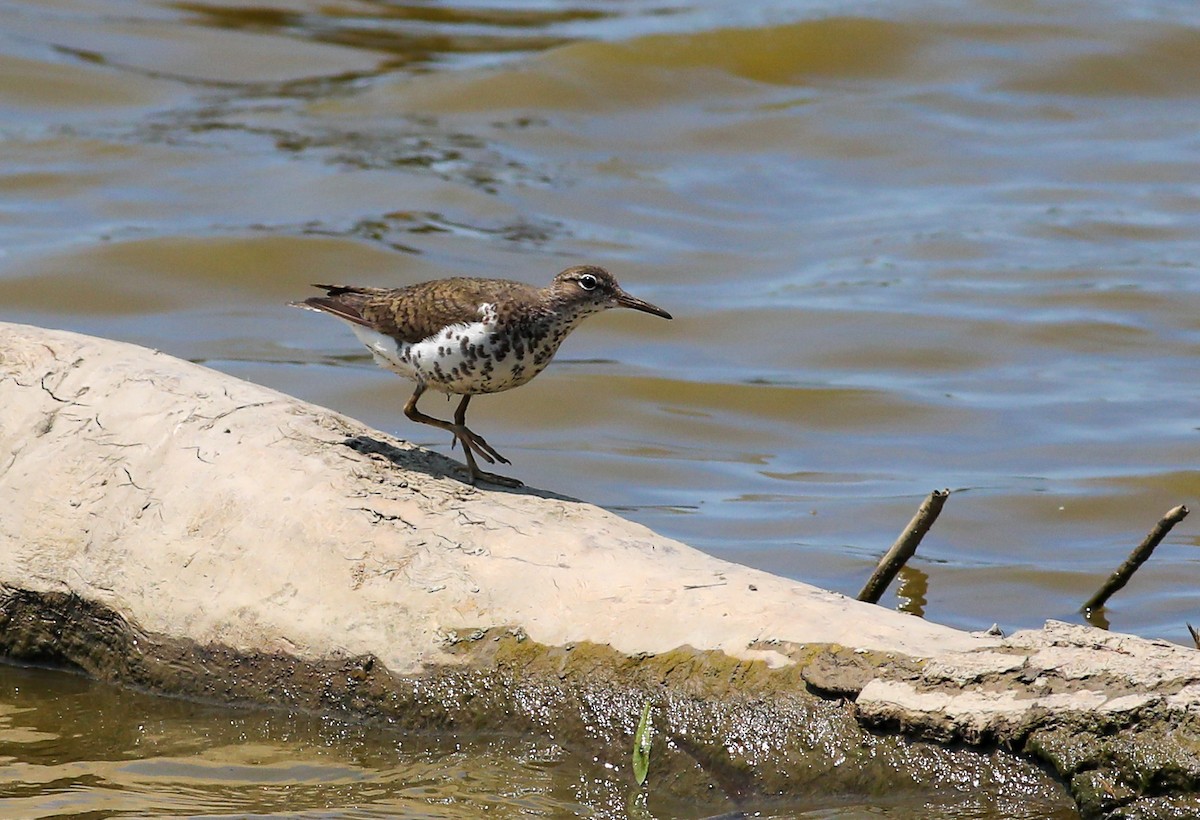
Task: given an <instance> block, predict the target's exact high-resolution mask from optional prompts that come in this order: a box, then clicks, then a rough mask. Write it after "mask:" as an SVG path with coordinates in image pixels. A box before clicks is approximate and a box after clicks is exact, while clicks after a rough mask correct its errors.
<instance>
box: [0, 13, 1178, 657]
mask: <svg viewBox="0 0 1200 820" xmlns="http://www.w3.org/2000/svg"><path fill="white" fill-rule="evenodd" d="M1197 112H1200V11H1197V9H1196V7H1194V6H1193V5H1192V4H1187V3H1179V2H1172V1H1171V0H1158V1H1157V2H1152V1H1151V0H1146V2H1140V3H1109V2H1088V3H1072V2H1067V3H1062V2H1055V3H1049V2H1042V3H1039V2H1016V0H997V1H996V2H987V3H977V4H966V5H964V4H952V3H941V2H935V0H917V2H909V3H900V2H887V1H886V0H881V1H880V2H859V3H852V4H844V3H838V4H833V3H783V2H774V3H773V2H748V3H741V4H738V5H737V7H736V8H731V6H730V5H729V4H726V3H718V2H715V0H707V1H705V0H697V1H696V2H689V3H683V2H675V3H672V2H631V3H623V4H619V5H617V4H609V3H599V2H592V3H588V2H569V3H546V2H533V0H530V2H526V3H520V4H514V3H499V2H479V3H475V4H473V5H470V6H456V5H427V4H423V3H411V4H403V3H378V2H367V1H366V0H358V1H357V2H346V3H341V4H336V5H335V4H320V3H315V2H304V0H280V2H273V3H271V4H262V5H258V6H253V7H251V6H245V5H243V4H237V3H226V4H222V3H149V2H134V1H133V0H128V2H118V0H94V2H87V0H60V1H59V2H33V0H28V2H18V1H17V0H0V140H2V141H3V153H2V154H0V157H2V159H0V249H3V250H2V253H3V256H0V305H3V307H4V310H3V314H2V318H4V319H7V320H13V321H21V322H31V323H35V324H43V325H49V326H54V327H64V328H68V329H72V330H79V331H83V332H87V333H95V334H98V335H102V336H109V337H113V338H119V339H125V340H129V341H134V342H138V343H141V344H145V345H148V346H152V347H156V348H159V349H162V350H164V351H167V352H169V353H172V354H174V355H177V356H181V357H183V358H187V359H191V360H195V361H199V362H203V363H205V364H207V365H209V366H212V367H215V368H217V369H220V370H223V371H226V372H229V373H232V374H234V375H237V376H240V377H243V378H247V379H250V380H252V381H255V382H259V383H262V384H266V385H268V386H271V387H276V388H279V389H282V390H284V391H287V392H289V393H292V394H295V395H298V396H301V397H302V398H305V399H307V400H310V401H313V402H316V403H318V404H322V405H325V406H329V407H333V408H336V409H338V410H341V411H343V412H346V413H349V414H351V415H354V416H357V417H359V418H362V419H364V420H366V421H367V422H369V423H371V424H373V425H375V426H378V427H381V428H383V429H385V430H388V431H391V432H394V433H396V434H398V435H400V436H404V437H411V438H412V439H413V440H415V441H417V442H419V443H421V444H425V445H430V446H436V447H438V448H440V449H443V450H446V449H447V448H448V444H449V442H448V440H447V439H446V437H444V436H441V435H439V434H438V433H437V432H436V431H434V430H432V429H428V428H423V427H416V426H414V425H412V424H410V423H408V422H407V421H406V420H404V418H403V416H402V414H401V412H400V408H401V406H402V404H403V401H404V399H405V398H406V397H407V393H408V389H407V388H406V387H405V386H404V384H403V383H402V382H400V381H399V380H397V379H396V378H395V377H394V376H391V375H390V374H388V373H385V372H383V371H381V370H378V369H377V368H376V367H375V366H374V365H373V364H371V362H370V361H369V359H368V358H367V356H366V355H365V352H361V353H360V352H359V350H360V348H359V347H358V345H357V342H356V341H355V340H354V338H353V336H352V335H351V334H349V333H348V332H347V331H346V330H345V329H344V328H343V327H341V326H340V325H339V324H338V323H336V322H332V321H327V320H325V319H324V318H323V317H319V316H314V315H309V314H304V313H301V312H299V311H295V310H290V309H287V308H285V307H284V306H283V305H284V303H286V302H287V301H290V300H293V299H296V298H300V297H303V296H304V295H307V294H308V293H309V290H308V289H307V283H309V282H314V281H330V280H333V281H346V282H351V283H357V284H392V285H399V284H404V283H408V282H413V281H418V280H422V279H427V278H434V277H441V276H450V275H477V276H504V277H511V278H517V279H522V280H525V281H529V282H533V283H539V284H541V283H545V282H547V281H548V280H549V278H550V277H551V276H552V275H553V273H555V272H556V271H557V270H559V269H561V268H563V267H566V266H567V265H569V264H574V263H578V262H582V261H588V262H595V263H600V264H604V265H606V266H607V267H609V268H610V269H612V270H613V271H614V273H616V274H617V276H618V277H619V278H620V279H621V281H622V283H623V284H624V285H625V286H626V287H627V289H628V290H630V292H632V293H634V294H635V295H638V296H641V297H643V298H645V299H648V300H649V301H652V302H654V303H655V304H660V305H662V306H663V307H664V308H666V309H667V310H670V311H671V312H672V313H673V314H674V315H675V316H676V319H675V321H674V322H669V323H668V322H664V321H661V320H658V319H655V318H654V317H648V316H645V315H641V314H636V313H613V314H608V315H606V316H603V317H599V318H595V319H591V320H589V321H588V323H586V324H585V325H584V326H583V327H582V328H581V329H580V330H579V331H578V332H577V333H576V334H575V335H573V336H572V337H571V339H569V340H568V342H567V343H566V345H565V346H564V349H563V351H562V353H561V354H560V358H559V359H557V360H556V362H555V363H554V364H553V365H552V366H551V368H550V369H549V370H548V371H547V372H546V373H544V374H542V375H541V376H539V377H538V378H537V379H536V380H535V381H534V382H532V383H530V384H529V385H527V386H525V387H523V388H521V389H520V390H517V391H514V392H512V393H509V394H503V395H498V396H492V397H485V398H481V399H479V400H477V401H476V402H474V403H473V404H472V420H473V424H474V426H475V428H476V429H478V430H479V431H480V432H481V433H482V434H484V435H485V436H486V437H487V438H488V440H489V441H490V442H491V443H492V444H494V445H495V446H496V447H497V449H499V450H500V451H501V452H502V453H504V454H505V455H507V456H508V457H509V458H511V459H512V460H513V466H512V468H511V472H512V473H513V474H515V475H518V476H519V477H521V478H522V479H524V480H525V481H526V482H527V483H530V484H533V485H535V486H542V487H546V488H549V489H553V490H556V491H559V492H563V493H567V494H570V495H574V496H577V497H582V498H585V499H588V500H591V501H595V502H597V503H600V504H603V505H605V506H608V507H610V508H612V509H616V510H618V511H620V512H621V513H622V514H623V515H625V516H627V517H630V518H633V519H636V520H639V521H641V522H644V523H646V524H648V525H649V526H651V527H653V528H654V529H656V530H658V531H659V532H662V533H664V534H666V535H669V536H673V537H677V538H680V539H682V540H684V541H686V542H688V543H691V544H693V545H695V546H698V547H700V548H702V549H705V550H707V551H709V552H711V553H714V554H717V555H720V556H722V557H726V558H729V559H731V560H735V561H739V562H743V563H748V564H752V565H755V566H758V567H762V568H764V569H767V570H770V571H773V572H776V573H781V574H784V575H788V576H791V577H795V578H799V579H802V580H805V581H809V582H813V583H816V584H819V585H821V586H825V587H828V588H832V589H836V590H839V591H842V592H847V593H850V594H853V593H855V592H857V590H858V588H859V587H860V586H861V584H862V583H863V581H864V580H865V579H866V577H867V575H868V574H869V571H870V569H871V567H872V566H873V564H874V562H875V560H876V559H877V557H878V556H879V555H880V554H881V553H882V551H883V550H884V549H886V547H887V546H888V545H889V544H890V543H891V541H892V540H893V539H894V537H895V536H896V534H897V533H898V532H899V531H900V529H901V528H902V527H903V525H904V524H905V523H906V522H907V520H908V518H909V517H910V516H911V514H912V512H913V511H914V510H915V509H916V507H917V505H918V504H919V502H920V501H921V499H922V498H923V497H924V496H925V495H926V494H927V493H928V492H929V491H930V490H932V489H934V488H942V487H948V488H950V489H952V490H953V491H954V494H953V495H952V496H951V498H950V499H949V501H948V503H947V505H946V508H945V510H944V512H943V514H942V517H941V519H940V520H939V521H938V523H937V525H936V526H935V527H934V529H933V531H932V533H931V534H930V535H929V536H928V537H927V539H926V540H925V542H924V543H923V544H922V546H921V550H920V553H919V554H918V556H917V558H916V559H914V561H913V562H912V563H911V565H910V568H909V569H908V570H907V571H906V573H905V575H904V576H902V579H901V580H902V584H901V586H900V587H899V589H898V591H897V590H896V589H894V590H893V591H892V592H891V593H889V595H888V596H887V597H885V599H884V601H883V603H884V604H885V605H887V606H901V607H903V608H906V609H908V610H910V611H916V612H919V613H921V614H923V615H924V616H925V617H928V618H931V619H933V620H937V621H940V622H943V623H949V624H952V625H955V626H959V627H963V628H969V629H976V628H984V627H987V626H989V625H990V624H992V623H993V622H998V623H999V624H1000V625H1001V626H1003V627H1004V628H1006V629H1009V630H1011V629H1015V628H1022V627H1031V626H1037V625H1039V624H1041V623H1042V622H1043V621H1044V620H1045V619H1047V618H1061V619H1066V620H1073V621H1078V620H1080V618H1081V616H1080V615H1079V614H1078V611H1077V610H1078V607H1079V606H1080V604H1081V603H1082V602H1083V601H1084V600H1085V599H1086V598H1087V597H1088V596H1089V595H1090V594H1091V593H1092V592H1093V591H1094V590H1095V588H1096V587H1097V586H1098V585H1099V584H1100V582H1101V581H1102V580H1103V578H1104V576H1105V575H1106V574H1107V573H1108V572H1109V571H1110V570H1111V569H1112V568H1113V567H1115V566H1116V565H1117V564H1118V563H1119V562H1120V561H1121V560H1122V559H1123V558H1124V556H1125V554H1126V553H1127V552H1128V551H1129V549H1130V548H1132V546H1133V545H1135V544H1136V543H1137V542H1138V541H1139V540H1140V539H1141V537H1142V536H1143V535H1144V533H1145V532H1146V531H1148V530H1149V529H1150V527H1151V526H1152V525H1153V524H1154V523H1155V521H1157V519H1158V518H1159V516H1161V515H1162V514H1163V513H1164V512H1166V511H1167V510H1168V509H1169V508H1171V507H1173V506H1175V505H1176V504H1180V503H1184V504H1189V505H1191V506H1193V507H1194V506H1195V502H1196V496H1197V493H1198V491H1200V473H1198V472H1197V470H1196V456H1197V453H1198V451H1200V441H1198V440H1197V414H1196V406H1197V405H1196V396H1197V394H1198V393H1200V368H1197V367H1195V361H1196V356H1197V353H1198V352H1200V318H1198V317H1200V277H1198V276H1197V264H1198V263H1197V259H1198V258H1200V164H1198V163H1197V162H1196V156H1197V150H1198V149H1200V137H1198V136H1197V134H1196V128H1195V124H1196V118H1197ZM430 398H431V399H432V398H435V397H430ZM441 407H443V405H441V403H440V402H438V401H436V400H435V401H432V402H430V404H428V406H425V407H424V409H425V410H426V411H427V412H434V411H435V410H438V409H440V408H441ZM450 409H451V406H449V405H446V406H445V412H447V413H448V412H449V411H450ZM1196 532H1197V530H1196V525H1195V523H1194V520H1193V519H1188V520H1185V521H1184V522H1183V523H1182V524H1180V525H1179V526H1178V527H1177V528H1176V530H1175V531H1174V532H1173V533H1172V534H1171V535H1170V536H1169V537H1168V539H1167V540H1166V541H1165V542H1164V543H1163V544H1162V546H1160V547H1159V549H1158V551H1157V552H1156V554H1155V555H1154V557H1153V559H1152V560H1151V561H1150V563H1149V564H1147V565H1146V566H1145V567H1143V568H1142V570H1141V571H1140V572H1139V573H1138V575H1137V576H1136V577H1135V579H1134V581H1133V582H1132V583H1131V584H1130V585H1129V586H1128V587H1127V588H1126V589H1125V590H1123V591H1122V592H1121V593H1119V594H1118V595H1117V596H1116V597H1114V598H1113V599H1112V601H1111V602H1110V604H1109V606H1108V608H1107V609H1106V611H1105V612H1104V613H1103V615H1104V618H1105V619H1106V620H1107V621H1108V622H1110V623H1111V625H1112V627H1113V628H1115V629H1120V630H1122V631H1129V632H1134V633H1137V634H1142V635H1146V636H1151V637H1164V638H1167V639H1169V640H1174V641H1178V642H1183V643H1186V642H1188V641H1190V638H1189V637H1188V633H1187V630H1186V627H1185V622H1186V621H1188V620H1192V621H1196V620H1197V619H1200V610H1198V609H1197V608H1196V605H1195V603H1194V597H1195V596H1194V588H1195V581H1196V578H1197V577H1200V565H1198V559H1200V555H1198V553H1197V551H1196V549H1195V547H1196V546H1197V545H1198V538H1197V535H1196Z"/></svg>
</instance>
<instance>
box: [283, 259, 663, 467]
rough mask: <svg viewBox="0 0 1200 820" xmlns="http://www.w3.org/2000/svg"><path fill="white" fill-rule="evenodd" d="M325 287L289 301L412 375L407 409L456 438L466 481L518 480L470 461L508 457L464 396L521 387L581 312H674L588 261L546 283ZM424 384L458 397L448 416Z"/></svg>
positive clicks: (486, 281) (416, 418)
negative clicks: (425, 406) (426, 399)
mask: <svg viewBox="0 0 1200 820" xmlns="http://www.w3.org/2000/svg"><path fill="white" fill-rule="evenodd" d="M314 287H318V288H321V289H322V290H324V291H325V295H324V296H313V297H311V298H309V299H305V300H304V301H303V302H293V303H292V304H293V305H294V306H295V307H302V308H308V309H310V310H319V311H324V312H325V313H330V314H332V315H334V316H336V317H337V318H339V319H342V320H344V321H345V322H347V323H348V324H349V325H350V328H351V329H352V330H353V331H354V333H355V335H357V336H358V338H359V340H360V341H361V342H362V343H363V344H365V345H366V346H367V349H368V350H370V351H371V354H372V355H373V356H374V357H375V361H376V362H377V363H378V364H379V365H380V366H382V367H386V368H387V369H388V370H391V371H393V372H394V373H397V374H399V375H401V376H404V377H405V378H406V379H412V380H413V381H415V382H416V383H417V389H416V390H414V391H413V394H412V398H410V399H409V400H408V402H407V403H406V404H405V405H404V414H405V415H406V416H408V417H409V418H410V419H412V420H413V421H419V422H421V423H422V424H431V425H433V426H434V427H440V428H441V429H443V430H449V431H450V432H451V433H453V434H454V438H455V440H456V441H460V442H462V445H463V454H464V455H465V456H466V460H467V471H468V478H467V480H468V482H469V483H471V484H474V483H475V482H476V480H478V479H483V480H484V481H489V482H491V483H493V484H499V485H502V486H505V487H520V486H521V482H520V481H517V480H516V479H513V478H507V477H505V476H500V475H496V474H495V473H487V472H484V471H482V470H480V469H479V467H478V466H476V464H475V456H476V455H478V456H479V457H480V458H482V459H483V460H484V461H486V462H488V463H489V464H494V463H496V462H497V461H500V462H503V463H504V464H508V463H510V462H509V461H508V459H506V458H504V456H502V455H500V454H499V453H497V452H496V451H495V450H494V449H492V446H491V445H490V444H488V443H487V442H486V441H484V439H483V437H482V436H480V435H478V434H477V433H474V432H472V431H471V430H470V429H468V428H467V423H466V415H467V404H468V403H469V402H470V401H471V396H474V395H475V394H477V393H499V392H500V391H502V390H511V389H512V388H514V387H520V386H521V385H523V384H525V382H527V381H529V380H530V379H532V378H533V377H534V376H536V375H537V374H538V373H541V372H542V370H543V369H545V367H546V365H547V364H549V363H550V359H552V358H553V357H554V354H555V353H556V352H557V351H558V346H559V345H560V344H562V340H563V339H565V338H566V336H567V334H568V333H570V332H571V331H572V330H574V329H575V326H576V325H578V324H579V323H580V322H581V321H582V320H583V319H584V318H586V317H588V316H590V315H591V314H593V313H599V312H600V311H602V310H608V309H609V308H614V307H626V308H633V309H634V310H641V311H645V312H646V313H653V314H654V315H655V316H662V317H663V318H664V319H670V318H671V314H669V313H667V312H666V311H665V310H663V309H662V308H659V307H655V306H654V305H652V304H650V303H649V302H643V301H642V300H641V299H636V298H634V297H632V296H630V295H629V294H628V293H626V292H625V291H624V290H622V289H621V286H620V285H619V284H617V280H616V279H614V278H613V276H612V274H610V273H609V272H608V271H606V270H604V269H603V268H598V267H595V266H593V265H580V266H578V267H573V268H567V269H566V270H565V271H563V272H562V273H560V274H558V275H557V276H555V277H554V281H552V282H551V283H550V285H549V286H548V287H545V288H535V287H533V286H532V285H525V284H522V283H520V282H510V281H508V280H505V279H464V278H456V279H439V280H435V281H433V282H422V283H420V284H417V285H410V286H409V287H405V288H395V289H389V288H359V287H351V286H342V285H314ZM427 387H432V388H433V389H434V390H440V391H442V392H443V393H455V394H457V395H460V396H462V401H460V402H459V404H458V409H457V410H455V411H454V421H453V422H449V421H443V420H441V419H436V418H433V417H432V416H427V415H425V414H424V413H422V412H421V411H420V410H418V409H417V400H418V399H419V398H421V394H422V393H424V392H425V389H426V388H427Z"/></svg>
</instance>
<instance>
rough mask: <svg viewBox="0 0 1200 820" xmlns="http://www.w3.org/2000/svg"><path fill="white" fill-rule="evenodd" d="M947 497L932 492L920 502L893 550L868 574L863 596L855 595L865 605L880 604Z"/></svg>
mask: <svg viewBox="0 0 1200 820" xmlns="http://www.w3.org/2000/svg"><path fill="white" fill-rule="evenodd" d="M949 497H950V491H949V490H934V491H933V492H931V493H930V494H929V497H928V498H926V499H925V500H924V501H923V502H921V506H920V507H918V508H917V514H916V515H914V516H913V517H912V521H909V522H908V526H907V527H905V528H904V532H902V533H900V537H899V538H897V539H896V543H895V544H892V548H891V549H890V550H888V551H887V553H886V554H885V555H884V556H883V558H881V559H880V560H879V564H878V565H877V566H876V567H875V571H874V572H872V573H871V577H870V578H869V579H868V580H867V583H866V585H865V586H864V587H863V588H862V592H860V593H858V600H860V601H866V602H867V603H868V604H875V603H878V602H879V599H880V598H881V597H883V593H884V591H885V590H886V589H887V588H888V585H889V584H891V583H892V579H894V578H895V577H896V573H897V572H899V571H900V569H901V567H903V566H904V565H905V563H907V562H908V559H909V558H912V557H913V554H914V553H915V552H916V551H917V546H918V545H920V543H921V539H922V538H924V537H925V533H927V532H929V528H930V527H932V526H933V522H934V521H937V517H938V514H939V513H941V511H942V506H943V505H944V504H945V503H946V499H947V498H949Z"/></svg>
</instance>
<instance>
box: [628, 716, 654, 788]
mask: <svg viewBox="0 0 1200 820" xmlns="http://www.w3.org/2000/svg"><path fill="white" fill-rule="evenodd" d="M650 712H651V709H650V701H646V705H645V706H643V707H642V719H641V720H639V721H638V727H637V731H636V732H634V733H633V776H634V778H635V779H636V780H637V784H638V785H639V786H640V785H642V784H643V783H645V782H646V774H647V773H648V772H649V771H650V743H651V741H653V740H654V727H653V726H651V725H650Z"/></svg>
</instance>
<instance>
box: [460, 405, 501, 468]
mask: <svg viewBox="0 0 1200 820" xmlns="http://www.w3.org/2000/svg"><path fill="white" fill-rule="evenodd" d="M470 403H471V394H470V393H468V394H467V395H465V396H463V397H462V401H460V402H459V403H458V407H457V408H456V409H455V411H454V425H455V426H456V427H457V428H458V429H459V432H457V433H456V435H457V436H458V437H459V438H460V439H462V443H463V449H464V450H465V449H467V443H468V439H470V445H471V449H474V450H475V452H477V453H479V455H481V456H483V458H484V460H485V461H487V463H488V464H495V463H496V461H499V462H500V463H501V464H512V462H511V461H509V460H508V459H507V458H505V457H504V456H502V455H500V454H499V453H497V452H496V451H495V450H494V449H493V448H492V445H490V444H488V443H487V442H486V441H484V439H483V436H481V435H479V434H478V433H476V432H474V431H473V430H469V429H467V405H468V404H470ZM493 458H494V459H495V461H493V460H492V459H493Z"/></svg>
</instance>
